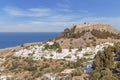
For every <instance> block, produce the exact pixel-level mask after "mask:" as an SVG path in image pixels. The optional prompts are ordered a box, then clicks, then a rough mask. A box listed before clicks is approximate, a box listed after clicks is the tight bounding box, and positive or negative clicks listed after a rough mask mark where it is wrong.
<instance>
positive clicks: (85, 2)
mask: <svg viewBox="0 0 120 80" xmlns="http://www.w3.org/2000/svg"><path fill="white" fill-rule="evenodd" d="M84 22H87V23H95V22H103V23H107V24H111V25H113V26H114V27H116V28H117V29H119V30H120V26H119V25H120V0H0V32H60V31H63V30H64V29H65V28H66V27H71V26H72V25H73V24H78V23H84Z"/></svg>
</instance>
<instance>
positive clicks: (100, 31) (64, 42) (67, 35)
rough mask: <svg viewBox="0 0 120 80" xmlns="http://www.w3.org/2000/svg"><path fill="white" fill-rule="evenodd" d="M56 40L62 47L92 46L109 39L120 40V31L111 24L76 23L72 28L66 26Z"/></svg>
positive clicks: (111, 40) (112, 40)
mask: <svg viewBox="0 0 120 80" xmlns="http://www.w3.org/2000/svg"><path fill="white" fill-rule="evenodd" d="M54 41H55V42H58V43H59V44H60V45H61V46H62V48H79V47H92V46H95V45H96V44H100V43H104V42H107V41H109V42H119V41H120V32H119V31H118V30H116V29H114V28H113V26H112V25H109V24H102V23H95V24H74V25H73V26H72V27H71V28H70V29H69V28H66V29H65V30H64V32H62V33H61V34H60V35H59V36H58V37H56V38H55V39H54Z"/></svg>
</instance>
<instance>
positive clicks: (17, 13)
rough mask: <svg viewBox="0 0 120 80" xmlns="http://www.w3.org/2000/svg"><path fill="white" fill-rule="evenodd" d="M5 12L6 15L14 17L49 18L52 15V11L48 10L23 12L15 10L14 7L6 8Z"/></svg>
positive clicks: (39, 9)
mask: <svg viewBox="0 0 120 80" xmlns="http://www.w3.org/2000/svg"><path fill="white" fill-rule="evenodd" d="M4 11H6V13H8V14H10V15H12V16H26V17H27V16H28V17H43V16H48V15H50V13H51V9H48V8H30V9H26V10H22V9H19V8H13V7H6V8H4Z"/></svg>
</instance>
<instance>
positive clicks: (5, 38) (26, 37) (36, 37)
mask: <svg viewBox="0 0 120 80" xmlns="http://www.w3.org/2000/svg"><path fill="white" fill-rule="evenodd" d="M59 33H60V32H0V38H1V39H0V49H4V48H10V47H15V46H19V45H22V44H26V43H34V42H43V41H46V40H48V39H50V38H54V37H56V36H57V35H58V34H59Z"/></svg>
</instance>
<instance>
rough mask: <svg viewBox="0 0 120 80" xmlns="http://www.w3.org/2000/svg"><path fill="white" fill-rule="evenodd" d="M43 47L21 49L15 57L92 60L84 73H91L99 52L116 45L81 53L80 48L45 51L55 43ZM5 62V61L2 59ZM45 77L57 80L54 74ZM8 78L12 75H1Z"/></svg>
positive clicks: (65, 71) (99, 46) (101, 46)
mask: <svg viewBox="0 0 120 80" xmlns="http://www.w3.org/2000/svg"><path fill="white" fill-rule="evenodd" d="M40 44H41V45H34V46H29V47H27V48H24V49H21V50H19V51H17V52H14V54H13V56H14V57H24V58H26V57H32V59H33V60H42V59H43V58H45V59H65V60H67V61H71V62H76V60H77V58H79V59H80V58H86V59H88V58H89V59H91V60H90V61H88V62H87V63H86V66H85V69H84V73H87V72H88V73H89V72H90V71H91V69H92V60H93V59H94V57H95V55H96V54H97V53H98V51H102V50H104V48H105V47H108V46H113V45H114V43H110V42H106V43H102V44H99V45H96V46H95V47H94V48H91V47H86V48H82V49H81V50H80V51H79V50H78V48H74V49H71V50H69V49H62V50H61V52H60V53H59V52H57V51H55V50H49V49H47V50H45V45H46V44H47V45H53V44H54V42H49V41H48V42H46V43H42V42H41V43H40ZM2 60H5V59H1V61H2ZM73 70H74V69H65V70H64V71H62V72H61V73H70V72H71V71H73ZM44 76H46V77H47V80H56V79H55V74H53V73H47V74H45V75H44ZM7 77H11V76H10V75H1V76H0V80H7Z"/></svg>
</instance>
